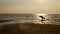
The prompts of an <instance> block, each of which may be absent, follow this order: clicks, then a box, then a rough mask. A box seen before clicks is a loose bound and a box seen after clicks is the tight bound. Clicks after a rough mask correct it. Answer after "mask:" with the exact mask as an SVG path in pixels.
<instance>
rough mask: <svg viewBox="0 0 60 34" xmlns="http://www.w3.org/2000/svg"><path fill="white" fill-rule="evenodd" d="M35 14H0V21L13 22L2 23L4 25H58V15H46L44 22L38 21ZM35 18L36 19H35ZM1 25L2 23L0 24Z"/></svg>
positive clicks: (59, 22)
mask: <svg viewBox="0 0 60 34" xmlns="http://www.w3.org/2000/svg"><path fill="white" fill-rule="evenodd" d="M36 16H38V15H36V14H0V20H15V21H9V22H3V23H5V24H12V23H13V24H15V23H26V22H27V23H36V24H57V25H60V14H46V15H45V17H46V18H47V19H46V20H45V21H42V22H41V21H40V18H38V17H36ZM36 18H37V19H36ZM1 24H2V23H1Z"/></svg>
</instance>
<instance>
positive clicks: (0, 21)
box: [0, 20, 14, 23]
mask: <svg viewBox="0 0 60 34" xmlns="http://www.w3.org/2000/svg"><path fill="white" fill-rule="evenodd" d="M9 21H14V20H0V23H3V22H9Z"/></svg>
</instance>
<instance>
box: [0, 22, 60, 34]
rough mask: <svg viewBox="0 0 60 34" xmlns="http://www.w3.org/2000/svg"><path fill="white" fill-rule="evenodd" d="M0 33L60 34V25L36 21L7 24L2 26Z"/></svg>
mask: <svg viewBox="0 0 60 34" xmlns="http://www.w3.org/2000/svg"><path fill="white" fill-rule="evenodd" d="M0 22H1V21H0ZM0 34H60V25H52V24H34V23H24V24H20V23H17V24H7V25H4V26H2V28H0Z"/></svg>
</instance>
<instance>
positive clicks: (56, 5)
mask: <svg viewBox="0 0 60 34" xmlns="http://www.w3.org/2000/svg"><path fill="white" fill-rule="evenodd" d="M0 13H16V14H20V13H34V14H41V13H42V14H60V0H0Z"/></svg>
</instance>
